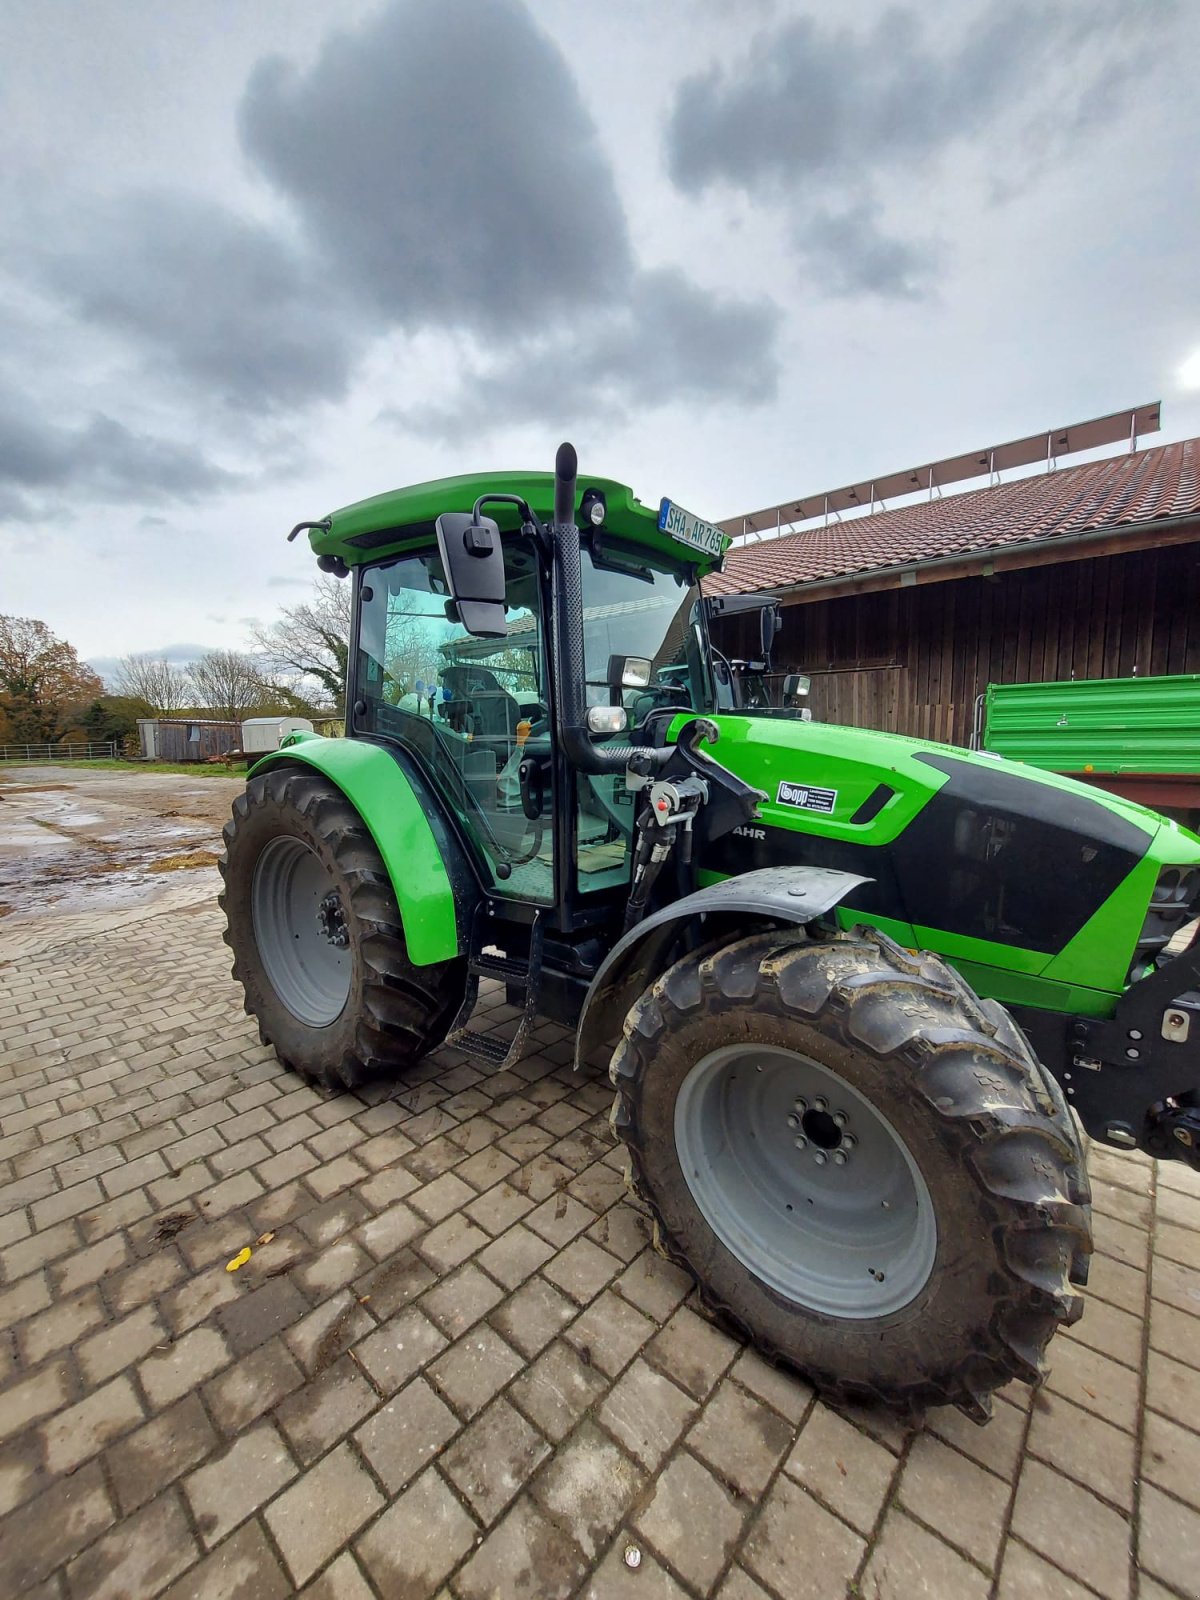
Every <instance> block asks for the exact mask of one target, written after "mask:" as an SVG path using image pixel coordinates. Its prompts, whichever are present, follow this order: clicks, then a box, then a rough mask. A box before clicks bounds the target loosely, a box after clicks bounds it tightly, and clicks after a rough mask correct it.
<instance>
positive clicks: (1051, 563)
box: [705, 417, 1200, 807]
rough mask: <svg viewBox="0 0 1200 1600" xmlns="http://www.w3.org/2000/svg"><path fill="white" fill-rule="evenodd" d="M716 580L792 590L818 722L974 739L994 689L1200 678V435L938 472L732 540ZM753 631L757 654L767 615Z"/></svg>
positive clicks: (741, 523) (784, 636) (786, 632)
mask: <svg viewBox="0 0 1200 1600" xmlns="http://www.w3.org/2000/svg"><path fill="white" fill-rule="evenodd" d="M1156 422H1157V418H1156V417H1155V423H1156ZM981 459H986V453H984V455H983V456H982V457H981ZM929 470H930V477H931V480H932V477H933V472H932V469H929ZM976 470H978V469H976ZM993 477H994V474H991V473H989V479H992V478H993ZM850 492H853V491H850ZM866 492H867V491H866V490H865V488H864V491H863V494H862V499H863V502H864V503H865V502H866ZM871 494H872V499H874V498H875V490H874V489H872V490H871ZM791 509H796V508H795V507H793V508H791ZM799 509H801V510H807V509H809V508H808V507H800V508H799ZM754 515H755V516H757V517H760V518H761V517H762V515H763V514H761V513H756V514H754ZM748 521H750V519H749V518H734V519H730V521H728V522H726V523H723V524H722V527H723V528H724V529H725V531H726V532H729V533H733V534H735V535H736V534H738V533H740V532H742V531H743V530H744V529H745V527H746V524H747V522H748ZM705 588H706V590H707V591H708V592H711V593H723V594H746V593H751V592H755V591H762V592H768V593H770V594H773V595H777V596H778V597H779V599H780V601H781V617H782V629H781V632H780V634H779V636H778V640H777V643H776V649H775V656H774V663H773V664H774V667H775V668H776V670H779V671H797V672H804V673H808V674H810V675H811V678H812V690H811V696H810V701H809V703H810V705H811V707H812V713H813V716H814V717H815V718H817V719H819V720H822V721H828V722H840V723H848V724H851V725H855V726H859V727H870V728H880V729H884V730H887V731H890V732H895V733H901V734H910V735H913V736H916V737H919V738H924V739H938V740H943V741H946V742H948V743H954V744H971V743H972V742H974V741H973V737H972V736H973V732H974V731H975V728H976V719H977V717H978V715H979V697H980V696H981V695H982V694H983V693H984V692H985V691H986V689H987V687H988V685H989V684H1014V683H1030V682H1042V681H1046V680H1069V679H1072V678H1074V679H1112V678H1134V677H1145V676H1147V675H1155V676H1163V677H1167V676H1176V675H1183V674H1195V673H1200V439H1185V440H1183V441H1181V442H1179V443H1175V444H1168V445H1162V446H1157V447H1155V448H1151V449H1134V450H1129V449H1126V450H1125V451H1124V452H1123V453H1122V454H1120V455H1116V456H1112V457H1109V458H1108V459H1102V460H1098V461H1088V462H1085V463H1083V464H1081V465H1077V466H1067V467H1058V468H1057V469H1056V470H1051V471H1042V472H1039V473H1037V474H1036V475H1034V476H1031V477H1025V478H1017V479H1014V480H1013V481H1009V482H1001V483H997V482H994V481H989V483H988V485H987V486H986V487H981V488H978V489H968V490H964V491H960V492H958V493H954V494H950V495H946V496H944V497H942V496H940V495H939V494H938V493H936V492H935V489H934V485H933V482H932V481H931V483H930V487H929V491H928V494H927V495H926V496H924V497H923V498H922V499H920V500H919V501H913V502H910V503H909V504H906V505H903V506H897V507H893V508H892V509H887V510H878V511H874V512H873V513H871V514H867V515H855V516H847V517H845V518H844V519H843V520H839V519H838V518H837V517H836V516H834V517H829V516H824V517H822V520H821V521H820V522H819V523H816V524H815V525H813V526H808V527H803V528H799V529H797V531H795V532H791V533H786V534H780V535H778V536H766V537H760V538H752V539H751V541H750V542H745V543H741V544H738V545H735V547H734V548H733V549H731V550H730V552H729V554H728V556H727V557H726V562H725V566H724V569H723V571H722V572H721V573H719V574H717V575H716V576H714V577H713V578H711V579H706V580H705ZM739 625H740V630H741V635H742V636H741V637H738V638H737V640H736V644H735V646H734V647H735V648H737V649H738V650H739V653H744V654H746V655H749V656H752V655H757V654H758V652H759V645H758V643H757V618H756V615H755V614H751V615H750V616H749V617H747V618H745V619H742V618H738V619H731V627H738V626H739ZM1194 731H1195V734H1196V738H1197V739H1200V730H1194ZM1195 748H1196V755H1197V760H1196V762H1195V767H1196V772H1195V774H1193V782H1192V787H1193V788H1194V789H1197V791H1198V792H1197V794H1196V796H1195V797H1193V798H1190V799H1189V798H1187V797H1186V796H1184V797H1181V799H1180V804H1181V805H1184V806H1188V807H1191V806H1196V805H1200V744H1197V745H1196V747H1195ZM1160 803H1161V802H1160Z"/></svg>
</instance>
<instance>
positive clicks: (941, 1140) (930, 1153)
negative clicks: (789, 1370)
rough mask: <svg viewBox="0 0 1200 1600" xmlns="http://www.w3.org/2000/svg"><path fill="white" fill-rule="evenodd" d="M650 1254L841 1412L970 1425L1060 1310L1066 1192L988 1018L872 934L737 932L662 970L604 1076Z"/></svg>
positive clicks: (1083, 1226) (1069, 1202) (1071, 1245)
mask: <svg viewBox="0 0 1200 1600" xmlns="http://www.w3.org/2000/svg"><path fill="white" fill-rule="evenodd" d="M612 1078H613V1081H614V1083H615V1085H616V1088H617V1098H616V1103H615V1105H614V1110H613V1120H614V1126H615V1129H616V1132H617V1134H618V1136H619V1137H620V1138H621V1139H622V1140H623V1141H624V1143H625V1144H626V1146H627V1147H628V1150H629V1152H630V1157H631V1165H632V1173H631V1176H632V1180H633V1183H634V1187H635V1188H636V1190H637V1192H638V1193H639V1194H640V1195H641V1196H642V1197H643V1198H644V1199H645V1201H646V1202H647V1203H648V1205H649V1207H650V1209H651V1212H652V1214H653V1217H654V1221H655V1233H656V1239H657V1242H658V1243H659V1246H660V1248H661V1249H662V1250H663V1251H664V1253H665V1254H667V1255H668V1256H669V1257H670V1258H671V1259H673V1260H675V1261H677V1262H678V1263H679V1264H680V1265H682V1266H684V1267H686V1268H687V1269H688V1271H690V1272H691V1274H692V1275H693V1276H694V1277H695V1278H696V1280H697V1283H698V1285H699V1287H700V1292H701V1295H702V1297H703V1298H704V1300H705V1301H706V1303H707V1304H708V1305H709V1306H710V1307H711V1308H712V1309H713V1310H714V1311H715V1312H717V1313H718V1314H719V1315H721V1316H722V1317H723V1318H724V1319H725V1320H726V1321H727V1322H729V1323H731V1324H732V1325H734V1326H735V1327H736V1328H738V1329H739V1330H740V1331H741V1332H742V1333H743V1335H744V1336H746V1337H748V1338H750V1339H752V1340H753V1341H754V1342H755V1343H756V1344H757V1345H758V1346H759V1347H760V1348H761V1349H762V1350H763V1351H764V1352H765V1354H766V1355H767V1356H768V1357H769V1358H771V1359H773V1360H776V1361H783V1362H786V1363H788V1364H790V1365H792V1366H795V1367H798V1368H800V1369H801V1370H802V1371H803V1372H804V1373H805V1374H806V1375H807V1376H809V1377H810V1378H811V1379H812V1380H813V1381H814V1382H815V1383H816V1384H817V1385H818V1386H819V1387H820V1388H822V1389H823V1390H825V1391H826V1392H828V1393H831V1394H833V1395H834V1396H835V1397H840V1398H842V1399H845V1400H882V1401H885V1402H888V1403H890V1404H892V1405H896V1406H900V1407H902V1408H905V1409H907V1410H910V1411H917V1410H921V1409H923V1408H924V1407H925V1406H928V1405H939V1404H946V1403H951V1404H955V1405H958V1406H959V1407H961V1408H962V1409H963V1410H964V1411H966V1412H967V1413H968V1414H969V1415H971V1416H973V1417H975V1418H976V1420H980V1421H982V1420H985V1419H986V1417H987V1415H988V1414H989V1409H990V1402H989V1398H988V1397H989V1395H990V1394H991V1392H992V1391H993V1390H994V1389H996V1388H998V1387H999V1386H1000V1385H1002V1384H1004V1383H1006V1382H1007V1381H1008V1380H1009V1379H1011V1378H1021V1379H1024V1380H1025V1381H1027V1382H1033V1383H1036V1382H1039V1381H1040V1379H1041V1376H1042V1374H1043V1370H1044V1369H1043V1352H1044V1350H1045V1347H1046V1344H1047V1342H1048V1341H1049V1339H1050V1337H1051V1335H1052V1334H1053V1333H1054V1332H1055V1330H1056V1329H1057V1328H1058V1327H1059V1325H1060V1324H1063V1323H1070V1322H1073V1321H1074V1320H1075V1319H1076V1317H1077V1316H1078V1315H1079V1313H1080V1312H1081V1310H1082V1308H1083V1302H1082V1299H1081V1297H1080V1296H1079V1295H1078V1294H1077V1293H1076V1292H1075V1289H1074V1287H1073V1285H1076V1284H1081V1283H1083V1282H1084V1281H1085V1280H1086V1276H1087V1262H1088V1255H1089V1253H1090V1251H1091V1228H1090V1213H1089V1209H1088V1207H1089V1201H1090V1191H1089V1188H1088V1182H1087V1174H1086V1169H1085V1165H1084V1159H1083V1154H1082V1151H1081V1148H1080V1145H1079V1141H1078V1137H1077V1135H1076V1132H1075V1128H1074V1125H1073V1124H1072V1121H1071V1118H1070V1114H1069V1113H1068V1111H1067V1109H1066V1106H1065V1104H1064V1103H1063V1102H1062V1099H1061V1096H1058V1095H1056V1094H1055V1093H1053V1092H1052V1090H1051V1089H1050V1087H1049V1084H1048V1081H1047V1079H1046V1078H1045V1077H1044V1076H1043V1073H1042V1070H1041V1068H1040V1067H1039V1066H1038V1064H1037V1062H1036V1060H1035V1059H1034V1058H1033V1056H1032V1055H1031V1053H1030V1051H1029V1049H1028V1046H1027V1045H1026V1043H1025V1040H1024V1037H1023V1035H1022V1034H1021V1033H1020V1032H1019V1030H1018V1029H1017V1028H1016V1026H1015V1024H1014V1023H1013V1022H1012V1020H1011V1019H1010V1018H1009V1017H1008V1015H1007V1013H1006V1012H1004V1011H1003V1010H1002V1008H1000V1007H999V1006H996V1005H994V1004H992V1003H991V1002H987V1001H981V1000H979V999H977V998H976V996H974V995H973V994H972V993H971V991H970V990H969V989H968V988H967V986H966V985H965V984H964V983H963V982H962V980H961V979H959V978H958V977H957V976H956V975H955V974H954V973H953V972H952V971H951V970H950V968H948V967H947V966H945V965H944V963H942V962H941V961H939V960H938V959H937V958H936V957H933V956H929V955H922V956H917V957H913V956H909V954H908V953H907V952H906V951H903V950H901V949H900V948H899V947H898V946H896V945H895V944H893V943H892V942H891V941H890V940H887V939H885V938H883V937H882V936H879V935H870V936H868V937H864V938H862V939H858V940H846V941H838V942H835V943H827V944H824V943H822V944H818V943H812V942H807V941H801V940H798V939H797V936H796V935H795V934H794V933H769V934H758V935H754V936H752V937H750V938H746V939H742V940H740V941H738V942H737V943H735V944H732V945H727V946H725V947H723V948H721V949H718V950H716V951H711V950H710V951H708V952H707V953H706V952H704V951H700V952H697V953H695V954H693V955H689V956H687V957H685V958H684V959H683V960H681V961H679V962H678V963H677V964H676V965H675V966H673V967H672V968H670V970H669V971H667V972H666V973H665V974H664V975H663V977H662V978H660V979H659V980H658V981H657V982H656V983H655V984H654V985H653V986H652V987H651V988H650V989H649V990H647V992H646V993H645V994H644V995H643V996H642V998H641V999H640V1000H639V1001H638V1002H637V1004H636V1005H635V1006H634V1008H633V1010H632V1011H631V1012H630V1014H629V1017H628V1018H627V1020H626V1023H625V1029H624V1038H623V1041H622V1043H621V1044H620V1045H619V1047H618V1049H617V1052H616V1054H615V1056H614V1058H613V1063H612Z"/></svg>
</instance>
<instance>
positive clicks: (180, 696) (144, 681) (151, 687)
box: [113, 655, 192, 717]
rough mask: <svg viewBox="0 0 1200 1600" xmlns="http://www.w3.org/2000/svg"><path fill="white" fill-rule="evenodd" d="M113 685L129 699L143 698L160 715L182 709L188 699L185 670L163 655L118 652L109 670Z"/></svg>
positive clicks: (188, 701)
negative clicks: (118, 659)
mask: <svg viewBox="0 0 1200 1600" xmlns="http://www.w3.org/2000/svg"><path fill="white" fill-rule="evenodd" d="M113 688H114V690H115V691H116V693H117V694H119V695H127V696H128V697H129V698H130V699H131V700H145V701H146V702H147V703H148V704H149V705H150V706H152V707H153V709H154V710H155V711H156V712H157V714H158V715H159V716H160V717H169V716H171V715H172V714H173V713H174V712H176V711H182V710H183V709H184V707H185V706H187V705H189V704H190V703H191V700H192V685H191V682H190V681H189V679H188V675H187V673H186V672H184V671H183V670H182V668H180V667H177V666H176V665H175V664H174V662H171V661H168V660H167V659H166V657H165V656H152V655H131V656H122V657H121V659H120V661H119V662H118V663H117V670H116V672H114V673H113Z"/></svg>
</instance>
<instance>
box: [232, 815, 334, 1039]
mask: <svg viewBox="0 0 1200 1600" xmlns="http://www.w3.org/2000/svg"><path fill="white" fill-rule="evenodd" d="M250 901H251V915H252V917H253V919H254V942H255V944H256V945H257V947H258V953H259V956H260V958H261V960H262V964H263V967H264V969H265V970H266V974H267V977H268V978H269V979H270V982H271V987H272V988H273V989H274V990H275V993H276V994H277V995H278V996H279V998H280V999H281V1000H282V1001H283V1003H284V1005H285V1006H286V1007H287V1008H288V1010H289V1011H290V1012H291V1013H292V1015H293V1016H294V1017H296V1018H297V1020H298V1021H300V1022H304V1023H307V1024H308V1026H309V1027H313V1028H324V1027H327V1026H328V1025H329V1024H330V1023H331V1022H335V1021H336V1020H337V1018H338V1017H339V1016H340V1015H341V1013H342V1011H343V1009H344V1007H345V1005H346V1001H347V1000H348V999H349V998H350V974H351V965H352V964H351V956H350V949H349V942H348V937H347V935H346V927H345V911H344V908H343V907H342V905H341V900H340V897H339V896H338V892H337V889H336V887H335V885H334V881H333V878H332V877H331V876H330V874H329V871H328V869H327V868H326V867H325V865H324V864H323V862H322V861H321V859H320V857H319V856H318V855H317V854H316V852H315V851H314V850H311V849H310V848H309V846H308V845H306V844H305V843H304V841H303V840H302V839H296V838H292V837H290V836H283V837H280V838H278V839H272V840H271V842H270V843H269V844H268V845H267V847H266V849H265V850H264V851H263V852H262V854H261V855H260V856H259V858H258V861H257V863H256V864H255V868H254V883H253V886H252V888H251V894H250Z"/></svg>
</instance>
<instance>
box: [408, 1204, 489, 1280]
mask: <svg viewBox="0 0 1200 1600" xmlns="http://www.w3.org/2000/svg"><path fill="white" fill-rule="evenodd" d="M487 1242H488V1236H487V1234H486V1233H484V1231H483V1229H482V1228H477V1227H476V1226H475V1224H474V1223H473V1222H470V1221H469V1220H468V1219H467V1217H465V1216H464V1215H463V1213H462V1212H457V1213H456V1214H455V1215H454V1216H452V1217H448V1218H447V1219H446V1221H445V1222H440V1223H439V1224H438V1225H437V1227H436V1228H431V1229H430V1230H429V1232H428V1233H427V1234H426V1235H425V1236H424V1238H423V1239H422V1240H421V1241H420V1243H419V1244H418V1245H416V1246H415V1249H416V1250H417V1253H418V1254H419V1255H420V1256H422V1257H423V1258H424V1260H426V1261H427V1262H428V1263H429V1265H430V1266H431V1267H432V1268H433V1270H434V1271H435V1272H439V1273H440V1272H450V1271H451V1270H452V1269H453V1268H454V1267H457V1266H459V1265H460V1264H461V1263H462V1262H463V1261H465V1260H466V1259H467V1257H468V1256H472V1255H474V1254H475V1252H476V1250H478V1249H479V1248H480V1246H481V1245H485V1244H487Z"/></svg>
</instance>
